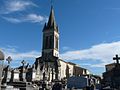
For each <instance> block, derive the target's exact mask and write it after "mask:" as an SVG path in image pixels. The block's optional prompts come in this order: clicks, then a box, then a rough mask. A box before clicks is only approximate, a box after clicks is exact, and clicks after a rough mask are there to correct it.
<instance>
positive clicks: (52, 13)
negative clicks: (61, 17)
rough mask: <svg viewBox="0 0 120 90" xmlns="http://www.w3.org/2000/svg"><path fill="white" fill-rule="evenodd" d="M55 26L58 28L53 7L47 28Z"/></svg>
mask: <svg viewBox="0 0 120 90" xmlns="http://www.w3.org/2000/svg"><path fill="white" fill-rule="evenodd" d="M54 26H56V21H55V16H54V10H53V6H51V12H50V16H49V20H48V24H47V27H54Z"/></svg>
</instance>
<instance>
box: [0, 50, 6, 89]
mask: <svg viewBox="0 0 120 90" xmlns="http://www.w3.org/2000/svg"><path fill="white" fill-rule="evenodd" d="M4 58H5V56H4V54H3V52H2V51H0V90H1V82H2V71H3V62H4Z"/></svg>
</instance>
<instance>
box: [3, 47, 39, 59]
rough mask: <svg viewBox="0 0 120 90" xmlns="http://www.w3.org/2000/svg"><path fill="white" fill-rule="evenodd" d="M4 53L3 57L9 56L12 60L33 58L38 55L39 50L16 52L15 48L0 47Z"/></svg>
mask: <svg viewBox="0 0 120 90" xmlns="http://www.w3.org/2000/svg"><path fill="white" fill-rule="evenodd" d="M1 49H2V50H3V52H4V54H5V57H6V58H7V57H8V56H11V57H12V59H13V60H21V59H35V58H37V57H38V56H40V52H37V51H34V50H33V51H29V52H18V51H17V50H16V49H15V48H1Z"/></svg>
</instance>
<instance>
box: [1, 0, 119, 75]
mask: <svg viewBox="0 0 120 90" xmlns="http://www.w3.org/2000/svg"><path fill="white" fill-rule="evenodd" d="M53 4H54V11H55V18H56V22H57V24H58V26H59V31H60V58H62V59H64V60H66V61H72V62H74V63H76V64H79V65H80V66H82V67H85V68H87V69H89V70H90V71H91V72H92V73H95V74H101V73H103V72H104V68H105V67H104V65H105V64H108V63H112V62H114V61H113V60H112V57H113V56H114V55H115V54H120V5H119V4H120V1H119V0H74V1H73V0H53ZM50 7H51V5H50V0H0V32H1V34H0V48H1V49H2V50H3V51H4V53H5V55H6V57H7V56H9V55H10V56H11V57H12V58H13V61H12V65H13V66H18V65H20V61H21V60H23V59H25V60H26V61H27V62H29V63H33V62H34V60H35V58H36V57H38V56H40V55H41V48H42V46H41V45H42V29H43V26H44V23H45V22H46V21H47V19H48V17H49V13H50Z"/></svg>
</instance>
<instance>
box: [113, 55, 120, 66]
mask: <svg viewBox="0 0 120 90" xmlns="http://www.w3.org/2000/svg"><path fill="white" fill-rule="evenodd" d="M113 60H116V62H117V64H119V60H120V57H118V54H116V57H113Z"/></svg>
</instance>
